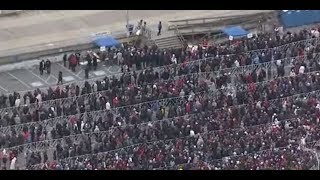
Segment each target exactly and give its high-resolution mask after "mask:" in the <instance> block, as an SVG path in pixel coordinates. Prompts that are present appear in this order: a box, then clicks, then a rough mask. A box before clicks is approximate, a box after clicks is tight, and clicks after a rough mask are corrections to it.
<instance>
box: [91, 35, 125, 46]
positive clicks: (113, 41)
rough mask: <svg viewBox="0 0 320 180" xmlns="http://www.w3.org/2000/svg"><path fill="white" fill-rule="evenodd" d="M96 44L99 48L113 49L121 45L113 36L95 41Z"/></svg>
mask: <svg viewBox="0 0 320 180" xmlns="http://www.w3.org/2000/svg"><path fill="white" fill-rule="evenodd" d="M94 42H95V44H96V45H97V46H100V47H102V46H105V47H112V46H118V45H120V42H119V41H117V40H116V39H114V38H113V37H111V36H103V37H99V38H96V39H95V41H94Z"/></svg>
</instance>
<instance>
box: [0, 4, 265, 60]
mask: <svg viewBox="0 0 320 180" xmlns="http://www.w3.org/2000/svg"><path fill="white" fill-rule="evenodd" d="M263 11H264V10H129V17H130V19H129V21H130V23H131V24H134V25H136V24H137V22H138V21H139V20H140V19H144V20H145V21H147V23H148V24H147V25H150V26H155V27H156V25H157V24H158V22H159V21H162V22H163V24H166V23H167V21H170V20H178V19H187V18H200V17H214V16H226V15H243V14H253V13H259V12H263ZM0 24H1V27H0V55H1V54H7V52H8V51H11V52H19V51H20V50H22V49H23V48H26V47H28V48H30V47H32V46H35V45H39V44H42V45H53V44H54V42H58V41H66V40H68V41H69V42H74V43H75V44H76V43H81V42H82V41H87V40H88V38H89V37H90V36H91V35H92V34H95V33H98V32H119V31H121V32H123V31H125V24H126V12H125V10H59V11H57V10H56V11H53V10H51V11H26V12H24V13H22V14H20V15H18V16H13V17H0ZM164 26H165V25H164ZM35 48H36V46H35ZM10 54H11V53H10Z"/></svg>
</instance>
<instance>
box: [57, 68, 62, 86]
mask: <svg viewBox="0 0 320 180" xmlns="http://www.w3.org/2000/svg"><path fill="white" fill-rule="evenodd" d="M59 83H60V84H62V72H61V71H59V77H58V84H59Z"/></svg>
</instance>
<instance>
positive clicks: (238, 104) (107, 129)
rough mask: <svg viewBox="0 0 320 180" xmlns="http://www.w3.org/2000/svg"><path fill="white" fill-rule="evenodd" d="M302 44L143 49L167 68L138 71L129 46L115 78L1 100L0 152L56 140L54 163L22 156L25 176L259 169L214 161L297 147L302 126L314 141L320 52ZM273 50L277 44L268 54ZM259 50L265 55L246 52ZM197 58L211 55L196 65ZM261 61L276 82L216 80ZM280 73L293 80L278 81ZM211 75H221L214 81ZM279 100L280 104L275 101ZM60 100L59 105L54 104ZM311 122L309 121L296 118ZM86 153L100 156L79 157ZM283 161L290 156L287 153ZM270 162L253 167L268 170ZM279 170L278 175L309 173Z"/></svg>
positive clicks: (43, 156)
mask: <svg viewBox="0 0 320 180" xmlns="http://www.w3.org/2000/svg"><path fill="white" fill-rule="evenodd" d="M307 38H311V36H310V35H309V33H308V31H302V32H300V33H299V34H297V35H294V34H286V35H285V36H283V37H281V38H278V36H276V37H275V38H270V35H261V36H258V37H255V38H253V39H251V40H244V41H240V42H238V43H237V44H226V45H225V46H218V47H210V48H208V49H205V50H203V49H202V48H201V47H198V49H196V48H192V49H191V48H187V49H186V51H181V52H180V51H176V52H174V53H172V52H173V51H169V52H170V54H169V53H168V52H167V51H165V52H164V53H163V54H167V53H168V55H165V56H164V57H165V58H164V59H160V57H162V55H161V53H160V54H156V53H154V52H157V51H158V50H157V49H156V50H155V51H154V50H150V51H151V53H152V54H151V55H154V56H150V57H149V58H150V59H147V61H146V62H147V63H146V64H147V65H146V67H148V66H149V65H150V64H153V65H155V66H159V65H160V66H161V65H163V64H165V65H169V64H174V65H171V66H167V67H164V68H161V70H154V69H153V68H152V67H148V68H147V69H145V66H144V65H143V63H141V64H142V65H141V64H139V63H136V65H137V69H142V68H143V69H144V70H143V71H141V72H140V73H136V71H132V70H131V68H132V67H134V66H132V65H133V64H135V63H130V61H131V60H132V58H131V56H132V57H135V58H137V59H139V55H140V54H143V53H144V50H141V51H140V52H139V50H138V51H136V50H135V49H133V51H132V52H134V54H133V53H132V52H131V55H129V57H126V56H124V57H126V58H124V61H123V63H124V64H126V65H127V66H128V68H129V69H130V70H129V72H124V73H123V74H122V75H121V76H120V78H119V79H118V78H116V77H112V78H108V77H106V78H105V79H103V80H101V81H96V82H94V83H93V84H89V83H88V82H86V83H85V85H84V86H83V87H81V88H80V87H79V86H78V85H75V84H72V85H70V86H66V87H65V88H61V87H57V89H55V90H52V89H51V88H50V89H49V90H48V93H47V94H45V93H43V92H41V91H40V90H36V91H35V92H34V94H32V93H31V92H29V93H27V95H24V102H23V103H21V102H20V95H19V94H18V93H14V94H13V95H11V96H9V98H8V99H9V105H10V106H11V107H10V108H8V107H7V104H8V102H7V100H6V98H5V97H4V96H3V97H2V98H1V99H2V103H1V105H2V108H4V109H2V110H3V111H4V112H5V115H4V116H2V117H1V129H2V130H4V129H6V130H8V132H9V133H4V131H3V133H2V134H1V137H0V138H1V139H0V146H1V148H2V149H4V148H6V149H8V148H9V149H12V151H11V152H10V157H9V159H10V161H11V160H12V159H14V157H15V156H17V155H18V154H19V152H20V151H22V150H24V145H23V144H25V145H26V143H33V144H37V143H38V144H39V143H41V142H56V141H55V140H56V139H61V138H63V140H62V141H59V142H60V143H57V145H56V146H55V147H53V159H54V161H53V163H51V162H50V163H49V162H48V153H50V152H46V151H43V152H41V153H40V152H30V153H27V154H26V162H27V167H28V168H30V169H32V167H34V166H33V165H35V164H39V163H44V164H41V166H36V167H37V168H45V169H154V168H167V167H168V168H169V167H175V166H176V165H179V164H185V163H188V164H198V161H199V162H202V161H203V162H209V164H210V167H214V169H237V168H244V169H259V167H258V166H256V164H255V163H254V162H253V163H251V161H250V160H248V161H245V162H241V163H246V164H241V163H240V164H239V163H234V162H235V161H236V159H235V160H232V163H231V161H229V160H228V162H224V161H223V162H218V163H216V161H215V160H217V159H221V158H223V157H226V156H232V155H234V156H235V157H234V158H243V159H246V158H248V159H250V155H249V154H250V153H254V152H256V151H264V150H268V149H273V148H275V147H283V146H287V145H290V146H295V145H297V144H298V143H297V142H298V141H299V140H300V138H301V136H304V135H305V134H306V131H307V130H306V128H305V126H308V127H309V130H310V128H311V127H312V128H313V130H314V131H311V133H313V134H311V136H309V139H308V140H309V141H313V140H318V135H317V133H316V128H317V123H318V119H317V116H318V114H319V112H318V108H319V106H320V105H317V104H318V102H317V100H316V99H317V92H318V90H319V88H320V87H319V78H320V77H319V74H318V71H319V68H318V66H319V64H318V63H317V58H315V57H317V55H316V54H317V53H319V50H320V49H319V45H318V44H317V39H311V40H307V41H306V42H304V43H293V42H297V41H300V40H303V39H307ZM265 40H266V43H261V42H264V41H265ZM286 43H291V44H290V45H285V44H286ZM277 45H278V46H279V45H283V46H282V48H280V47H278V48H274V47H275V46H277ZM261 48H270V49H268V50H258V51H252V50H255V49H261ZM212 49H213V50H212ZM297 49H298V50H297ZM148 51H149V50H148V49H147V50H146V52H147V54H148ZM123 52H125V51H123ZM179 52H180V53H179ZM241 52H247V53H241ZM153 53H154V54H153ZM136 54H137V55H136ZM171 54H172V55H171ZM227 54H230V55H227ZM232 54H233V55H232ZM202 57H211V58H210V59H207V60H205V61H194V60H196V59H198V58H202ZM166 58H167V59H166ZM130 59H131V60H130ZM120 60H121V58H120ZM140 60H141V59H140ZM119 62H120V63H121V61H119ZM128 62H129V63H128ZM137 62H139V61H137ZM268 62H271V63H272V64H273V63H274V64H275V66H276V67H277V76H278V77H277V78H276V79H271V80H268V79H266V73H268V72H267V71H268V69H264V68H258V69H259V70H256V69H254V68H251V71H250V72H249V73H248V75H243V76H240V77H239V81H238V83H237V85H236V86H232V85H231V79H232V78H233V77H232V74H231V73H223V71H225V72H230V69H232V67H233V69H234V68H237V67H239V66H243V67H244V66H245V65H249V66H250V67H251V66H252V65H251V64H261V63H262V64H263V63H268ZM148 63H150V64H148ZM161 63H163V64H161ZM179 63H182V64H179ZM287 66H289V67H291V68H292V73H290V76H289V77H283V76H285V73H284V71H285V70H284V69H285V67H287ZM302 67H303V68H302ZM217 70H219V72H222V73H221V74H222V75H220V76H216V75H215V73H216V72H217ZM263 71H264V72H263ZM204 72H205V73H204ZM307 72H308V73H307ZM202 74H204V76H202ZM239 74H241V73H239ZM80 89H81V90H80ZM302 93H304V94H305V93H311V94H314V95H315V96H314V97H306V98H307V100H304V99H302V100H301V98H297V97H299V96H296V95H295V94H302ZM10 97H11V98H10ZM68 97H72V98H68ZM284 97H287V99H286V100H284V101H278V100H277V99H279V98H284ZM59 98H62V99H60V100H55V99H59ZM10 99H11V100H10ZM17 100H18V102H17ZM49 100H55V101H49ZM20 103H21V104H20ZM22 104H26V105H27V106H21V105H22ZM14 106H15V107H14ZM310 107H313V108H310ZM56 117H61V118H60V119H58V120H57V121H55V123H51V125H50V123H49V122H50V121H52V119H50V118H55V119H57V118H56ZM309 118H312V120H309V121H308V120H300V119H309ZM7 127H9V128H7ZM269 129H271V130H269ZM307 129H308V128H307ZM309 130H308V131H307V132H308V133H309ZM169 139H171V140H169ZM61 142H62V143H61ZM146 142H152V143H146ZM21 145H22V146H21ZM15 147H17V148H15ZM50 148H52V147H50ZM290 148H293V147H290ZM293 151H294V150H293ZM103 152H109V153H103ZM91 153H98V154H97V155H92V156H91V155H90V156H86V158H81V155H85V154H91ZM99 153H100V154H99ZM101 153H102V154H103V155H101ZM2 154H4V155H2V159H7V158H3V157H6V154H8V153H2ZM282 154H285V152H283V153H282ZM302 154H303V152H302ZM237 155H241V156H239V157H238V156H237ZM236 156H237V157H236ZM256 156H258V157H259V158H265V157H266V156H262V155H261V156H260V155H256ZM286 156H288V159H289V158H290V156H292V155H290V154H286ZM268 157H269V156H268ZM66 158H67V160H66ZM270 158H272V157H271V156H270V157H269V159H270ZM306 158H307V157H306ZM231 159H232V158H231ZM6 161H7V160H6ZM237 161H238V160H237ZM302 161H306V160H305V159H303V160H302ZM298 162H300V163H301V160H297V162H296V163H298ZM3 163H5V162H3ZM215 163H216V164H215ZM272 163H278V162H272ZM272 163H271V164H270V165H268V163H267V165H264V167H261V168H262V169H265V168H268V167H269V166H270V167H271V165H272ZM201 164H206V163H201ZM283 164H284V165H283V166H284V168H285V169H286V168H297V169H299V168H306V167H307V166H309V165H305V164H303V165H297V164H294V165H290V166H289V165H287V166H286V165H285V163H283ZM281 165H282V164H281ZM208 167H209V166H208ZM281 168H282V167H281V166H279V169H281ZM277 169H278V167H277Z"/></svg>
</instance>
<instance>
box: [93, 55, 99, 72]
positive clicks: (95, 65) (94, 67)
mask: <svg viewBox="0 0 320 180" xmlns="http://www.w3.org/2000/svg"><path fill="white" fill-rule="evenodd" d="M92 65H93V69H94V70H97V66H98V59H97V57H96V56H93V60H92Z"/></svg>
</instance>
